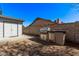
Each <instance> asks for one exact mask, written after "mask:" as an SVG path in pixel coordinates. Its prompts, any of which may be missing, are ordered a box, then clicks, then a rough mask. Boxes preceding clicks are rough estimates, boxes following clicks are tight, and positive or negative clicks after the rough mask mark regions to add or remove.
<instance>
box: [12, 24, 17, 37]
mask: <svg viewBox="0 0 79 59" xmlns="http://www.w3.org/2000/svg"><path fill="white" fill-rule="evenodd" d="M11 33H12V34H11V35H12V36H17V24H12V29H11Z"/></svg>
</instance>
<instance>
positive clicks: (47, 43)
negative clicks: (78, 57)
mask: <svg viewBox="0 0 79 59" xmlns="http://www.w3.org/2000/svg"><path fill="white" fill-rule="evenodd" d="M29 40H31V41H34V42H37V43H40V44H43V45H58V44H56V43H54V42H51V41H49V42H47V41H45V40H42V39H40V37H35V38H31V39H29ZM64 46H70V47H74V48H77V49H79V43H75V42H71V41H66V42H65V44H64Z"/></svg>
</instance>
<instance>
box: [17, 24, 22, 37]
mask: <svg viewBox="0 0 79 59" xmlns="http://www.w3.org/2000/svg"><path fill="white" fill-rule="evenodd" d="M21 35H22V24H18V36H21Z"/></svg>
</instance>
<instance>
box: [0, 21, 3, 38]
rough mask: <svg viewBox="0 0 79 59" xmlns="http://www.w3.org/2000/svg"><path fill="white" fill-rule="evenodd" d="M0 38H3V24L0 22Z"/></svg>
mask: <svg viewBox="0 0 79 59" xmlns="http://www.w3.org/2000/svg"><path fill="white" fill-rule="evenodd" d="M0 37H3V22H0Z"/></svg>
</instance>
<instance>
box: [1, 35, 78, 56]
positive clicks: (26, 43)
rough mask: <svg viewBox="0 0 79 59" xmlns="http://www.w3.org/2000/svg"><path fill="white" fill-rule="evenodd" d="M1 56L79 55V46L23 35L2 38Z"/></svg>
mask: <svg viewBox="0 0 79 59" xmlns="http://www.w3.org/2000/svg"><path fill="white" fill-rule="evenodd" d="M0 56H79V46H78V44H71V43H67V44H65V45H64V46H60V45H56V44H54V43H48V42H45V41H43V40H40V39H39V37H35V36H28V35H22V36H20V37H14V38H4V39H0Z"/></svg>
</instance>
